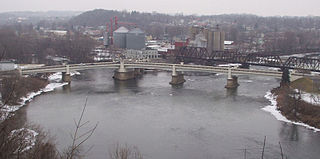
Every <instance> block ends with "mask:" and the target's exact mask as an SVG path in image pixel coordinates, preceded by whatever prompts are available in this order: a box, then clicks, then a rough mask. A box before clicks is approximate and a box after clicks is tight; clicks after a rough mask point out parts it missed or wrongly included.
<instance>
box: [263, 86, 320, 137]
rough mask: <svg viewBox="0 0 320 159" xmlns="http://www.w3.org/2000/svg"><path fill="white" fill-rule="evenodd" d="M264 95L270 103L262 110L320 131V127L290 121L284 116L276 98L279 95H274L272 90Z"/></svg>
mask: <svg viewBox="0 0 320 159" xmlns="http://www.w3.org/2000/svg"><path fill="white" fill-rule="evenodd" d="M264 97H265V98H266V99H268V100H269V101H270V105H268V106H266V107H264V108H262V110H264V111H266V112H269V113H271V114H272V115H273V116H274V117H275V118H276V119H277V120H279V121H283V122H287V123H292V124H296V125H300V126H304V127H306V128H309V129H312V130H314V131H316V132H319V131H320V129H318V128H315V127H312V126H310V125H308V124H305V123H301V122H295V121H290V120H288V119H287V118H286V117H285V116H283V115H282V114H281V112H280V111H279V110H278V108H277V100H276V99H277V96H275V95H273V94H272V93H271V91H268V92H267V93H266V95H265V96H264Z"/></svg>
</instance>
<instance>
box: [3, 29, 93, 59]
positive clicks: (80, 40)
mask: <svg viewBox="0 0 320 159" xmlns="http://www.w3.org/2000/svg"><path fill="white" fill-rule="evenodd" d="M95 45H96V41H95V40H94V39H92V38H90V37H89V36H85V35H83V34H81V33H79V32H74V31H68V32H67V35H65V36H57V35H54V34H49V33H45V32H43V31H38V30H35V29H33V27H32V25H22V26H21V25H18V26H5V27H1V28H0V55H1V57H0V58H1V59H15V60H16V61H17V62H18V63H30V62H31V61H32V57H36V58H37V59H38V60H39V62H41V63H44V62H45V61H46V57H47V56H48V55H50V56H60V57H66V58H69V59H70V60H71V61H72V62H77V63H79V62H88V61H91V58H90V56H89V54H90V52H91V50H92V49H93V48H94V47H95Z"/></svg>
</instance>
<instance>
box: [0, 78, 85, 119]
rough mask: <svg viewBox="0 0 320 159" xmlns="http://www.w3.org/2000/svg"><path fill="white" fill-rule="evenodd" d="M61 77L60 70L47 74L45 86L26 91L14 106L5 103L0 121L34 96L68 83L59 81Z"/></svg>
mask: <svg viewBox="0 0 320 159" xmlns="http://www.w3.org/2000/svg"><path fill="white" fill-rule="evenodd" d="M79 74H80V73H79V72H72V73H71V76H73V75H79ZM61 79H62V73H61V72H57V73H54V74H52V75H50V76H49V78H48V80H49V82H50V83H49V84H48V85H47V86H46V87H45V88H43V89H41V90H39V91H37V92H30V93H28V94H27V95H26V96H25V97H22V98H21V102H20V103H19V104H18V105H14V106H8V105H5V106H3V108H1V112H2V114H0V122H1V121H3V120H5V119H6V118H8V117H10V115H13V114H12V112H15V111H17V110H19V109H20V108H21V107H23V106H24V105H26V103H28V102H30V101H32V99H33V98H34V97H36V96H38V95H40V94H41V93H46V92H50V91H53V90H54V89H55V88H58V87H62V86H64V85H67V84H68V83H63V82H61Z"/></svg>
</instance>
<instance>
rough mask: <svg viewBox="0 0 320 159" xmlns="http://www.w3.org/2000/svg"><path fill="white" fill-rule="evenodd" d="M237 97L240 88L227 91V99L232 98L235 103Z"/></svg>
mask: <svg viewBox="0 0 320 159" xmlns="http://www.w3.org/2000/svg"><path fill="white" fill-rule="evenodd" d="M237 96H238V88H235V89H226V97H227V98H232V99H233V100H234V101H235V100H236V97H237Z"/></svg>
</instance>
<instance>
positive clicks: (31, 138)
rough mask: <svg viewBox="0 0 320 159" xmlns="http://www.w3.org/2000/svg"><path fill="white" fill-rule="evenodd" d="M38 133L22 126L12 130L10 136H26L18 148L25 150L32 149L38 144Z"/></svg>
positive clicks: (21, 150)
mask: <svg viewBox="0 0 320 159" xmlns="http://www.w3.org/2000/svg"><path fill="white" fill-rule="evenodd" d="M38 135H39V133H37V132H36V131H34V130H31V129H26V128H21V129H17V130H13V131H11V135H10V137H11V138H13V137H17V138H24V140H23V141H22V142H21V144H20V145H19V148H18V149H17V151H18V150H20V152H24V151H27V150H29V149H31V148H32V147H33V146H34V145H35V144H36V137H37V136H38Z"/></svg>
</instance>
